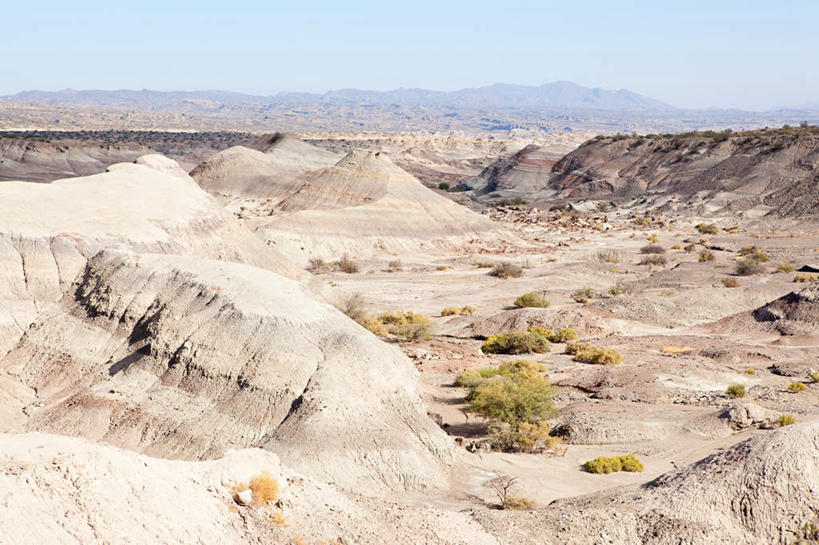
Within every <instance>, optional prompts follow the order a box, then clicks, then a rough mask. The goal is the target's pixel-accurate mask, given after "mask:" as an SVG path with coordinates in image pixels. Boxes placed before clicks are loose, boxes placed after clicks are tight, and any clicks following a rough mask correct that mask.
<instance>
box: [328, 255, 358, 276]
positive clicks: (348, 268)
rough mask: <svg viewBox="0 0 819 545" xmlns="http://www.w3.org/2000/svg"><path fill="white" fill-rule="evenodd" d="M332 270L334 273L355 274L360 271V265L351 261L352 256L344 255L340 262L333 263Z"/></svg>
mask: <svg viewBox="0 0 819 545" xmlns="http://www.w3.org/2000/svg"><path fill="white" fill-rule="evenodd" d="M331 265H332V269H333V270H334V271H338V272H343V273H347V274H355V273H357V272H358V271H359V267H358V263H356V262H355V261H353V260H352V259H350V256H349V255H347V254H344V255H343V256H341V259H339V260H338V261H333V263H332V264H331Z"/></svg>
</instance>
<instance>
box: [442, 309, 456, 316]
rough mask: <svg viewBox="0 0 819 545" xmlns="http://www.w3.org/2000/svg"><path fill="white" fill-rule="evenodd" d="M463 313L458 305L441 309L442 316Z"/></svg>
mask: <svg viewBox="0 0 819 545" xmlns="http://www.w3.org/2000/svg"><path fill="white" fill-rule="evenodd" d="M460 314H461V309H460V308H458V307H446V308H444V309H443V310H441V316H458V315H460Z"/></svg>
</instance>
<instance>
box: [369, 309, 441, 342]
mask: <svg viewBox="0 0 819 545" xmlns="http://www.w3.org/2000/svg"><path fill="white" fill-rule="evenodd" d="M357 321H358V323H360V324H361V325H362V326H364V327H365V328H366V329H368V330H370V332H372V333H373V334H374V335H376V336H378V337H388V336H389V335H393V336H395V337H396V338H398V339H399V340H401V341H421V340H425V339H428V338H430V337H431V336H432V332H433V331H432V323H431V322H430V320H429V318H427V317H426V316H423V315H421V314H416V313H415V312H412V311H406V312H386V313H384V314H381V315H380V316H378V317H374V316H367V317H364V318H363V319H360V320H357Z"/></svg>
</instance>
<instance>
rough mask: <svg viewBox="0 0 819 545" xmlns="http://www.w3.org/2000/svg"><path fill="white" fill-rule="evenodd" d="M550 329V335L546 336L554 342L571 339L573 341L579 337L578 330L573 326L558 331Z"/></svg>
mask: <svg viewBox="0 0 819 545" xmlns="http://www.w3.org/2000/svg"><path fill="white" fill-rule="evenodd" d="M548 331H549V333H550V334H549V335H547V336H546V337H547V338H548V339H549V341H551V342H553V343H565V342H569V341H573V340H575V339H577V336H578V335H577V331H575V330H574V329H572V328H571V327H564V328H563V329H558V330H557V331H556V332H554V333H552V332H551V330H548Z"/></svg>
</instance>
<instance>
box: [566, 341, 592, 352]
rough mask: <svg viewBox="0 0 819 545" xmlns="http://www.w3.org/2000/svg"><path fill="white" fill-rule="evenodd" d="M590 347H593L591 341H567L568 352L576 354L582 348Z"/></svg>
mask: <svg viewBox="0 0 819 545" xmlns="http://www.w3.org/2000/svg"><path fill="white" fill-rule="evenodd" d="M588 348H591V345H590V344H589V343H581V342H577V343H566V354H571V355H575V354H577V353H578V352H580V351H581V350H586V349H588Z"/></svg>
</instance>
